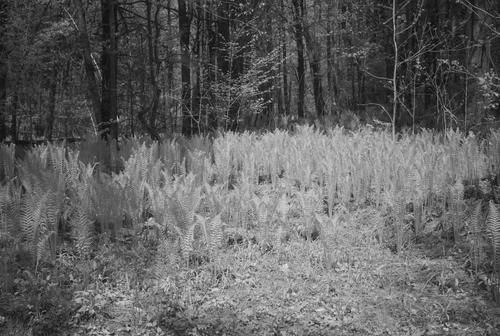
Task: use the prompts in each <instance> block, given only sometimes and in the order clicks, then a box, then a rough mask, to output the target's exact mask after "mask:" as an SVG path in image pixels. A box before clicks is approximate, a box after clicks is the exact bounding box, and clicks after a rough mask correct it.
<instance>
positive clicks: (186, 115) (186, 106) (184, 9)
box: [178, 0, 193, 135]
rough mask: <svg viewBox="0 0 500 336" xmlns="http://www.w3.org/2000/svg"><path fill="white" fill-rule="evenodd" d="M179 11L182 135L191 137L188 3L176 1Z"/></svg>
mask: <svg viewBox="0 0 500 336" xmlns="http://www.w3.org/2000/svg"><path fill="white" fill-rule="evenodd" d="M178 6H179V8H178V10H179V41H180V48H181V86H182V89H181V110H182V133H183V134H185V135H191V133H192V130H193V119H192V113H191V57H190V45H189V41H190V36H191V19H192V15H191V8H190V6H189V2H186V1H185V0H178Z"/></svg>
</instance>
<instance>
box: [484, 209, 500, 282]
mask: <svg viewBox="0 0 500 336" xmlns="http://www.w3.org/2000/svg"><path fill="white" fill-rule="evenodd" d="M486 225H487V231H488V236H489V239H490V242H491V245H492V247H493V265H494V270H495V272H497V276H498V277H500V212H499V210H498V207H497V206H496V204H495V203H494V202H493V201H491V200H490V202H489V207H488V217H487V218H486Z"/></svg>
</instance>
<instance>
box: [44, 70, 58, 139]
mask: <svg viewBox="0 0 500 336" xmlns="http://www.w3.org/2000/svg"><path fill="white" fill-rule="evenodd" d="M57 73H58V71H57V67H56V65H54V66H53V69H52V76H51V78H50V92H49V106H48V115H47V124H46V128H45V137H46V138H47V140H48V141H52V133H53V130H54V119H55V113H56V96H57Z"/></svg>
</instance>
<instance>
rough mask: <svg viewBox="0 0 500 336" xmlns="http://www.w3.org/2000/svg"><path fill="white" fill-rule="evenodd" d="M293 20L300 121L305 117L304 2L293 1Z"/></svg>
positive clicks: (300, 0) (299, 0)
mask: <svg viewBox="0 0 500 336" xmlns="http://www.w3.org/2000/svg"><path fill="white" fill-rule="evenodd" d="M292 4H293V18H294V33H295V43H296V45H297V82H298V91H297V115H298V117H299V119H301V118H304V116H305V106H304V104H305V101H304V100H305V93H306V86H305V62H304V28H303V20H302V17H303V13H304V0H292Z"/></svg>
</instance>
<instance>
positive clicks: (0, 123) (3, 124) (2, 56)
mask: <svg viewBox="0 0 500 336" xmlns="http://www.w3.org/2000/svg"><path fill="white" fill-rule="evenodd" d="M6 23H7V1H6V0H0V27H5V25H6ZM4 41H5V36H4V33H3V29H2V32H1V34H0V142H1V141H2V140H4V139H5V138H6V137H7V64H6V60H7V55H6V50H5V45H4Z"/></svg>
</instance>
